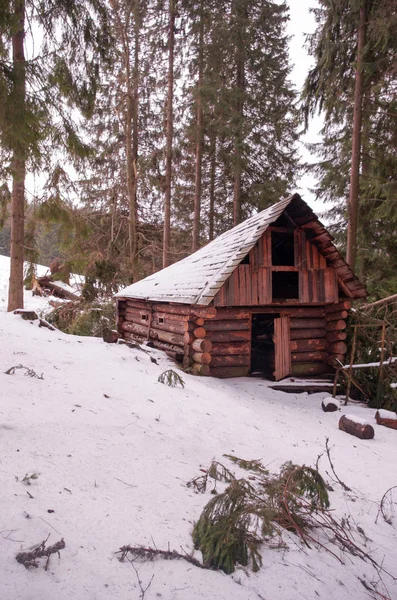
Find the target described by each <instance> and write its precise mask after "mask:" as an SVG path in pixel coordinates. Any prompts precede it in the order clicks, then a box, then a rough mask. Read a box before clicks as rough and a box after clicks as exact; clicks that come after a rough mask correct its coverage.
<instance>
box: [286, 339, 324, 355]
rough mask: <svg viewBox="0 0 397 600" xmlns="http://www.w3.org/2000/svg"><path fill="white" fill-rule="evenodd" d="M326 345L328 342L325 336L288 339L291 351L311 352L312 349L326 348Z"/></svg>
mask: <svg viewBox="0 0 397 600" xmlns="http://www.w3.org/2000/svg"><path fill="white" fill-rule="evenodd" d="M327 347H328V342H327V340H326V339H325V338H318V339H317V338H315V339H312V340H291V341H290V349H291V351H292V352H311V351H312V350H326V349H327Z"/></svg>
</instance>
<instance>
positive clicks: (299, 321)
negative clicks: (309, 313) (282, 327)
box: [290, 317, 325, 329]
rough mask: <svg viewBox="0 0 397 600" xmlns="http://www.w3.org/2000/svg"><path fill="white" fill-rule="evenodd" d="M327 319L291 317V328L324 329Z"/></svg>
mask: <svg viewBox="0 0 397 600" xmlns="http://www.w3.org/2000/svg"><path fill="white" fill-rule="evenodd" d="M324 326H325V319H309V318H303V317H300V318H291V324H290V327H291V329H323V328H324Z"/></svg>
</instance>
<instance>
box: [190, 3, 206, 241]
mask: <svg viewBox="0 0 397 600" xmlns="http://www.w3.org/2000/svg"><path fill="white" fill-rule="evenodd" d="M203 44H204V15H203V0H201V4H200V23H199V49H198V81H197V89H196V94H197V97H196V119H197V122H196V171H195V182H194V218H193V240H192V250H193V252H195V251H196V250H198V249H199V247H200V213H201V176H202V159H203V140H204V129H203V121H204V118H203V99H202V96H201V94H202V85H203V64H204V60H203Z"/></svg>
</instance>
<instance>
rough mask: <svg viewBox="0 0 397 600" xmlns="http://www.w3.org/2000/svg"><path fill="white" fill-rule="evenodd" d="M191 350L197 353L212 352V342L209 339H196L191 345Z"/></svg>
mask: <svg viewBox="0 0 397 600" xmlns="http://www.w3.org/2000/svg"><path fill="white" fill-rule="evenodd" d="M191 349H192V350H194V351H195V352H211V350H212V342H211V340H209V339H208V338H204V339H195V340H193V342H192V344H191Z"/></svg>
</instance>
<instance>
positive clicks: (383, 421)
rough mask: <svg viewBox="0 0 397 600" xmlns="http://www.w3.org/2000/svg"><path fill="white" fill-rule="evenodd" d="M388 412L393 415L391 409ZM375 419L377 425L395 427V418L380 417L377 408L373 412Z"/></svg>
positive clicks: (396, 424) (396, 421)
mask: <svg viewBox="0 0 397 600" xmlns="http://www.w3.org/2000/svg"><path fill="white" fill-rule="evenodd" d="M389 412H390V415H393V413H392V412H391V411H388V413H389ZM375 419H376V422H377V423H378V425H383V426H384V427H389V428H390V429H397V419H395V418H388V417H381V416H380V414H379V411H378V410H377V411H376V413H375Z"/></svg>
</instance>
